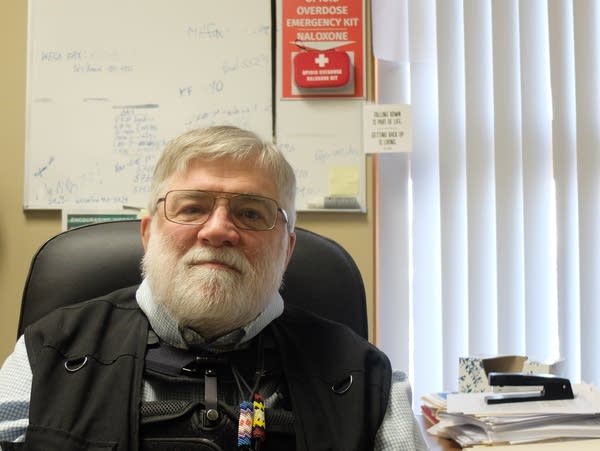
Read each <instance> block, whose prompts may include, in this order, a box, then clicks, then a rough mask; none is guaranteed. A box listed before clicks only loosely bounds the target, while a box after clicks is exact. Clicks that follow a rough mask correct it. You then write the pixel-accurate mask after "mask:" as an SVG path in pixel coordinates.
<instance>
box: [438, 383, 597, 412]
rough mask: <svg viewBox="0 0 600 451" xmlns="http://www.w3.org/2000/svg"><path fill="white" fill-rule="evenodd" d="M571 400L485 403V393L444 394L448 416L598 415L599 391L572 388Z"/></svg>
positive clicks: (579, 387)
mask: <svg viewBox="0 0 600 451" xmlns="http://www.w3.org/2000/svg"><path fill="white" fill-rule="evenodd" d="M572 388H573V394H574V395H575V398H574V399H561V400H555V401H530V402H512V403H502V404H487V403H486V402H485V397H486V396H487V395H489V393H452V394H449V395H448V398H447V399H448V404H447V411H448V413H462V414H465V415H496V416H502V415H528V414H598V413H600V392H599V391H598V390H597V389H596V387H594V386H593V385H590V384H586V383H582V384H574V385H573V386H572Z"/></svg>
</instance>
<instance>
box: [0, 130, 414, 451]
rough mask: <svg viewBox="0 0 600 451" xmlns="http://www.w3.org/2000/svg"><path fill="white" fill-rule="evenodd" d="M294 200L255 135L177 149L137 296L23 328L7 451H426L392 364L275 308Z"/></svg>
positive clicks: (273, 157)
mask: <svg viewBox="0 0 600 451" xmlns="http://www.w3.org/2000/svg"><path fill="white" fill-rule="evenodd" d="M294 197H295V177H294V173H293V170H292V168H291V167H290V165H289V164H288V163H287V161H286V160H285V158H284V157H283V155H282V154H281V153H280V152H279V151H278V150H277V149H276V148H275V147H274V146H273V145H271V144H268V143H265V142H263V141H261V140H260V139H259V138H258V137H257V136H256V135H254V134H253V133H251V132H248V131H245V130H242V129H239V128H236V127H228V126H222V127H210V128H207V129H201V130H193V131H190V132H188V133H186V134H184V135H182V136H180V137H178V138H176V139H174V140H173V141H172V142H171V143H170V144H169V145H168V146H167V148H166V149H165V151H164V153H163V154H162V156H161V158H160V159H159V161H158V163H157V166H156V169H155V172H154V176H153V180H152V187H151V194H150V202H149V215H148V216H146V217H144V218H143V219H142V221H141V234H142V241H143V244H144V248H145V255H144V258H143V262H142V268H143V275H144V280H143V282H142V283H141V285H140V286H139V287H130V288H126V289H123V290H119V291H117V292H114V293H110V294H107V295H106V296H104V297H102V298H99V299H95V300H93V301H91V302H83V303H80V304H76V305H75V306H70V307H67V308H63V309H59V310H57V311H55V312H53V313H51V314H50V315H48V316H47V317H45V318H43V319H42V320H40V321H38V322H37V323H35V324H34V325H32V326H30V327H29V328H28V329H27V330H26V332H25V334H24V336H23V337H21V338H20V339H19V341H18V342H17V345H16V348H15V351H14V352H13V354H12V355H11V356H9V358H8V359H7V361H6V362H5V364H4V366H3V367H2V371H1V372H0V441H2V449H21V447H23V448H22V449H43V450H75V449H77V450H79V449H81V450H100V449H102V450H104V449H115V450H131V449H142V450H156V451H160V450H184V449H185V450H205V451H208V450H233V449H263V450H293V449H298V450H313V449H315V450H316V449H319V450H325V449H332V450H340V451H348V450H369V449H407V450H409V449H410V450H413V449H419V448H420V447H423V444H422V442H421V437H420V434H419V433H418V428H417V427H416V426H415V424H414V419H413V416H412V413H411V411H410V401H409V396H410V395H409V391H408V387H407V382H406V380H405V378H404V377H403V375H402V374H401V373H392V371H391V368H390V364H389V361H388V359H387V358H386V356H385V355H384V354H383V353H382V352H380V351H379V350H377V349H376V348H375V347H374V346H372V345H371V344H369V343H368V342H366V341H365V340H363V339H361V338H360V337H358V336H357V335H355V334H354V333H353V332H351V331H350V330H349V329H348V328H347V327H345V326H342V325H337V324H335V323H331V322H327V321H325V320H323V319H321V318H319V317H317V316H315V315H313V314H311V313H308V312H305V311H302V310H300V309H298V308H294V307H293V306H289V305H285V304H284V301H283V300H282V298H281V296H280V295H279V292H278V289H279V287H280V285H281V282H282V277H283V274H284V271H285V268H286V265H287V263H288V261H289V259H290V256H291V255H292V252H293V249H294V244H295V234H294V223H295V216H296V215H295V209H294ZM349 349H351V350H352V352H348V350H349ZM350 369H351V372H350ZM334 375H336V376H339V375H342V376H343V377H341V378H340V384H341V385H340V389H339V390H332V389H331V385H330V384H327V383H325V381H328V380H332V377H334ZM350 376H352V378H350ZM350 384H351V389H349V390H344V388H346V387H349V386H350ZM265 419H266V423H265Z"/></svg>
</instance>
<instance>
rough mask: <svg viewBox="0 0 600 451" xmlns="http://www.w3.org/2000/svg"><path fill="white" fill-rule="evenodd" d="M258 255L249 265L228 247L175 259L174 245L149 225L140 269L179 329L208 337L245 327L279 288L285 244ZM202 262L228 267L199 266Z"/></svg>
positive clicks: (201, 250) (195, 251)
mask: <svg viewBox="0 0 600 451" xmlns="http://www.w3.org/2000/svg"><path fill="white" fill-rule="evenodd" d="M259 233H260V232H259ZM261 251H262V252H261V253H260V254H258V253H257V254H256V257H257V258H256V264H255V266H253V265H252V264H251V263H250V261H249V260H248V259H247V258H246V256H245V255H244V254H243V252H242V251H240V250H238V249H234V248H229V247H221V248H213V247H200V246H196V247H193V248H191V249H189V250H188V251H187V252H186V253H185V254H184V255H183V256H181V257H178V255H177V246H176V245H175V244H174V243H173V242H172V241H171V240H170V239H169V237H168V236H162V235H161V234H160V233H159V232H158V230H157V229H156V227H153V229H152V233H151V235H150V239H149V242H148V248H147V250H146V254H145V255H144V258H143V261H142V266H143V272H144V276H145V277H146V278H147V280H148V283H149V285H150V289H151V290H152V294H153V297H154V299H155V301H156V302H158V303H160V304H162V305H163V306H164V307H165V308H166V309H167V311H168V312H169V313H170V314H171V315H172V316H173V318H174V319H175V320H176V321H177V322H178V324H179V325H180V326H183V327H189V328H191V329H193V330H195V331H196V332H198V333H199V334H200V335H202V336H203V337H204V338H206V339H210V338H215V337H218V336H220V335H223V334H225V333H227V332H229V331H231V330H234V329H237V328H239V327H242V326H244V325H246V324H248V323H249V322H250V321H252V320H253V319H254V318H256V316H258V314H259V313H260V312H262V311H263V310H264V308H265V307H266V303H267V302H268V300H269V299H270V298H271V296H272V295H273V294H275V292H276V291H277V290H278V289H279V286H280V285H281V280H282V277H283V273H284V271H285V246H284V245H283V243H282V244H281V245H280V246H276V247H275V248H274V247H269V248H263V249H261ZM208 261H210V262H221V263H224V264H225V265H227V266H229V267H230V268H229V269H223V268H212V267H208V266H205V265H202V264H199V263H201V262H208ZM231 268H233V269H231Z"/></svg>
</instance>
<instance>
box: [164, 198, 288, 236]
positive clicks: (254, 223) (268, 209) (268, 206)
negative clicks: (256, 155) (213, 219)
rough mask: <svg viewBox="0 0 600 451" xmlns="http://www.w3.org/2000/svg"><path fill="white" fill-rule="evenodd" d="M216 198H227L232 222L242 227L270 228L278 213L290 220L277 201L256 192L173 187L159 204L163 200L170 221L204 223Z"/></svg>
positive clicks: (250, 228) (285, 219) (274, 222)
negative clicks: (246, 192) (178, 188)
mask: <svg viewBox="0 0 600 451" xmlns="http://www.w3.org/2000/svg"><path fill="white" fill-rule="evenodd" d="M217 199H227V201H228V203H229V216H230V218H231V221H232V222H233V223H234V224H235V225H236V226H237V227H238V228H240V229H245V230H271V229H273V227H275V224H276V223H277V213H278V212H281V215H282V216H283V220H284V221H285V222H288V216H287V213H286V211H285V210H284V209H283V208H281V207H280V206H279V205H278V204H277V202H276V201H275V200H273V199H270V198H268V197H263V196H256V195H253V194H239V193H224V192H212V191H202V190H173V191H169V192H167V193H166V194H165V196H164V197H161V198H160V199H158V201H157V202H156V203H157V204H158V203H160V202H164V211H165V217H166V218H167V219H168V220H169V221H171V222H174V223H176V224H183V225H202V224H204V223H205V222H206V221H208V218H210V215H211V214H212V212H213V209H214V208H215V203H216V201H217Z"/></svg>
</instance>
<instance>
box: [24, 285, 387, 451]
mask: <svg viewBox="0 0 600 451" xmlns="http://www.w3.org/2000/svg"><path fill="white" fill-rule="evenodd" d="M135 290H136V287H130V288H127V289H124V290H119V291H117V292H114V293H112V294H110V295H107V296H105V297H102V298H98V299H94V300H92V301H87V302H84V303H81V304H76V305H73V306H69V307H65V308H62V309H59V310H57V311H55V312H53V313H51V314H50V315H48V316H46V317H45V318H43V319H42V320H40V321H38V322H37V323H35V324H34V325H32V326H31V327H29V328H27V330H26V332H25V342H26V345H27V352H28V355H29V360H30V364H31V369H32V373H33V382H32V391H31V404H30V412H29V423H30V425H29V428H28V429H27V434H26V442H25V444H24V446H23V447H19V448H20V449H36V450H38V449H39V450H45V451H50V450H61V451H70V450H87V451H90V450H92V451H93V450H109V449H110V450H123V451H125V450H136V449H138V446H139V438H140V437H139V424H140V412H139V406H140V402H141V401H140V391H141V386H142V378H143V373H144V357H145V352H146V346H147V336H148V328H149V325H148V320H147V318H146V317H145V316H144V314H143V313H142V312H141V310H140V309H139V307H138V306H137V303H136V301H135ZM268 327H269V328H270V331H271V333H272V336H273V337H274V340H275V343H276V346H277V348H278V350H279V353H280V356H281V365H282V369H283V374H284V376H285V378H286V382H287V385H288V389H289V394H290V397H291V403H292V408H293V411H294V427H295V433H296V449H297V450H339V451H351V450H369V449H373V442H374V437H375V434H376V432H377V429H378V428H379V426H380V424H381V422H382V420H383V416H384V414H385V410H386V407H387V403H388V398H389V392H390V381H391V367H390V363H389V361H388V359H387V357H386V356H385V355H384V354H383V353H382V352H381V351H379V350H377V349H376V348H375V347H374V346H372V345H371V344H369V343H368V342H367V341H366V340H364V339H363V338H361V337H359V336H358V335H356V334H355V333H353V332H352V331H351V330H350V329H349V328H348V327H346V326H343V325H340V324H338V323H335V322H331V321H328V320H325V319H323V318H320V317H318V316H315V315H313V314H311V313H308V312H305V311H303V310H300V309H297V308H293V307H291V306H286V308H285V311H284V313H283V314H282V316H280V317H279V318H277V319H276V320H274V321H273V322H272V323H271V324H270V325H269V326H268ZM80 365H81V369H78V368H79V366H80ZM349 376H352V385H351V386H350V389H348V390H347V391H345V392H344V393H343V394H339V393H338V392H339V390H337V391H336V390H332V387H333V386H335V385H336V384H338V383H339V382H340V381H347V380H348V379H349ZM267 434H268V426H267ZM267 437H268V435H267ZM267 440H268V439H267Z"/></svg>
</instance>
